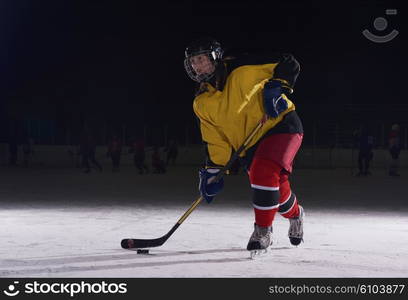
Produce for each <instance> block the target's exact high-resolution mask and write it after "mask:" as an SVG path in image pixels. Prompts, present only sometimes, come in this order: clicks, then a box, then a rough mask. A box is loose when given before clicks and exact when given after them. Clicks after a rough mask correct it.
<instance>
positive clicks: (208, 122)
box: [184, 38, 304, 256]
mask: <svg viewBox="0 0 408 300" xmlns="http://www.w3.org/2000/svg"><path fill="white" fill-rule="evenodd" d="M184 67H185V69H186V72H187V74H188V75H189V77H190V78H191V79H193V80H194V81H196V82H198V89H197V93H196V95H195V99H194V102H193V109H194V112H195V114H196V116H197V117H198V119H199V122H200V130H201V135H202V139H203V142H204V143H205V145H206V162H205V167H203V168H201V169H200V170H199V179H200V181H199V190H200V194H201V195H202V197H203V198H204V199H205V200H206V201H207V202H208V203H210V202H211V201H212V200H213V198H214V196H215V195H216V194H218V193H219V192H220V191H221V190H222V188H223V185H224V181H223V180H222V179H221V180H219V181H217V182H211V180H210V179H211V178H212V177H214V176H216V175H217V173H218V172H219V171H220V168H222V167H223V166H225V165H226V163H227V162H228V160H229V159H230V157H231V154H232V152H233V151H234V150H237V149H238V148H239V147H240V146H241V144H242V143H243V142H244V140H245V138H246V137H247V136H248V134H249V133H250V132H251V131H252V130H253V129H254V128H255V127H256V125H257V124H258V122H259V120H261V119H262V117H263V116H265V114H266V115H267V116H268V120H267V121H266V123H265V124H264V125H263V127H262V128H261V130H260V132H258V133H257V134H256V135H255V136H254V138H253V140H252V141H251V142H250V144H248V147H247V149H246V151H245V152H244V153H242V154H241V156H242V158H243V161H244V162H245V165H246V169H247V171H248V175H249V182H250V185H251V188H252V191H253V199H252V202H253V209H254V212H255V223H254V231H253V233H252V235H251V237H250V239H249V242H248V245H247V250H249V251H251V256H252V255H253V254H254V253H255V254H256V253H258V252H263V251H266V249H267V248H268V247H269V246H270V245H271V244H272V238H271V235H272V223H273V220H274V217H275V214H276V212H279V213H280V214H281V215H282V216H283V217H285V218H287V219H289V222H290V225H289V233H288V235H289V240H290V242H291V243H292V245H296V246H297V245H299V244H300V243H301V242H302V241H303V215H304V213H303V208H302V207H301V206H300V205H299V204H298V200H297V198H296V196H295V194H294V193H293V192H292V191H291V187H290V184H289V180H288V178H289V175H290V174H291V172H292V165H293V160H294V157H295V155H296V153H297V151H298V149H299V147H300V145H301V142H302V138H303V127H302V123H301V121H300V119H299V117H298V115H297V113H296V111H295V106H294V104H293V103H292V102H291V100H289V99H288V98H287V96H288V95H290V94H291V93H292V92H293V88H294V85H295V82H296V79H297V77H298V74H299V71H300V67H299V63H298V62H297V61H296V60H295V58H294V57H293V56H292V55H291V54H270V53H269V54H266V55H265V54H257V55H253V54H252V55H251V54H243V55H241V56H236V57H223V49H222V48H221V45H220V43H218V42H217V41H216V40H214V39H212V38H201V39H199V40H196V41H194V42H192V43H191V44H190V45H189V46H188V47H187V48H186V50H185V60H184Z"/></svg>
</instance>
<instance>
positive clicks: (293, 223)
mask: <svg viewBox="0 0 408 300" xmlns="http://www.w3.org/2000/svg"><path fill="white" fill-rule="evenodd" d="M304 216H305V213H304V210H303V207H302V206H300V205H299V216H298V217H295V218H290V219H289V222H290V225H289V232H288V236H289V240H290V243H291V244H292V245H293V246H298V245H299V244H300V243H301V242H303V218H304Z"/></svg>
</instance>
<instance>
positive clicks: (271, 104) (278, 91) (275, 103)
mask: <svg viewBox="0 0 408 300" xmlns="http://www.w3.org/2000/svg"><path fill="white" fill-rule="evenodd" d="M282 93H283V91H282V83H281V82H280V81H279V80H270V81H268V82H267V83H265V85H264V90H263V98H264V108H265V112H266V114H267V115H268V116H269V117H272V118H277V117H278V116H279V114H280V113H282V112H283V111H285V110H286V109H287V108H288V103H287V102H286V100H285V99H284V98H282Z"/></svg>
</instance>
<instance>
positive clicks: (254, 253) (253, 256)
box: [249, 249, 268, 259]
mask: <svg viewBox="0 0 408 300" xmlns="http://www.w3.org/2000/svg"><path fill="white" fill-rule="evenodd" d="M267 252H268V249H259V250H251V251H250V253H249V256H250V258H251V259H256V258H257V257H259V256H261V255H262V254H265V253H267Z"/></svg>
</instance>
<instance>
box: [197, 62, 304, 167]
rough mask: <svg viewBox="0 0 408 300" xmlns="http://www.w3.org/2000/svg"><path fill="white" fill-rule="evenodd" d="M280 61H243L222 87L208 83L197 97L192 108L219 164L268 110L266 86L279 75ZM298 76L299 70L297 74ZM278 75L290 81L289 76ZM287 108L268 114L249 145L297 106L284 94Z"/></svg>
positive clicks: (228, 157) (224, 161) (203, 135)
mask: <svg viewBox="0 0 408 300" xmlns="http://www.w3.org/2000/svg"><path fill="white" fill-rule="evenodd" d="M277 65H278V63H268V64H256V65H242V66H239V67H238V68H236V69H234V70H233V71H232V72H231V73H230V74H229V75H228V77H227V79H226V81H225V85H224V87H223V89H222V90H221V91H220V90H217V89H216V88H214V86H213V85H212V84H210V83H205V84H206V87H207V91H205V92H203V93H201V94H199V95H197V96H196V98H195V99H194V103H193V109H194V112H195V114H196V115H197V117H198V118H199V120H200V130H201V135H202V139H203V141H204V142H206V144H207V152H208V156H209V160H210V161H211V162H212V163H213V164H215V165H217V166H225V165H226V164H227V162H228V160H229V159H230V157H231V154H232V152H233V151H235V150H237V149H238V148H239V147H240V146H241V145H242V144H243V142H244V140H245V138H246V137H247V136H248V135H249V134H250V132H251V131H252V130H253V129H254V128H255V127H256V126H257V124H258V122H259V121H260V120H261V118H262V117H263V115H264V114H265V111H264V108H263V86H264V84H265V83H266V82H267V81H268V80H270V79H271V78H276V76H275V75H276V74H274V73H275V69H276V66H277ZM296 76H297V74H296ZM282 77H284V76H280V78H279V77H278V78H279V79H282V80H284V81H285V82H289V83H292V84H293V83H294V82H293V81H292V82H290V80H288V79H287V78H282ZM282 97H283V98H284V99H285V101H287V104H288V108H287V109H286V110H285V111H284V112H282V113H281V114H280V115H279V116H278V117H277V118H269V119H268V121H266V123H265V124H264V126H263V127H262V128H261V130H260V131H259V132H258V133H257V134H256V135H255V136H254V138H253V139H252V141H251V142H250V144H249V145H248V147H247V149H248V148H250V147H251V146H253V145H254V144H256V142H257V141H259V140H260V139H261V138H262V136H264V135H265V133H266V132H268V131H269V130H270V129H271V128H273V127H275V126H276V125H277V124H278V123H279V122H281V121H282V119H283V117H284V116H285V115H286V114H288V113H289V112H291V111H293V110H295V105H294V104H293V103H292V101H290V100H289V99H288V98H287V97H286V95H285V94H282ZM244 155H245V151H243V152H242V153H241V155H240V156H244Z"/></svg>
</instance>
